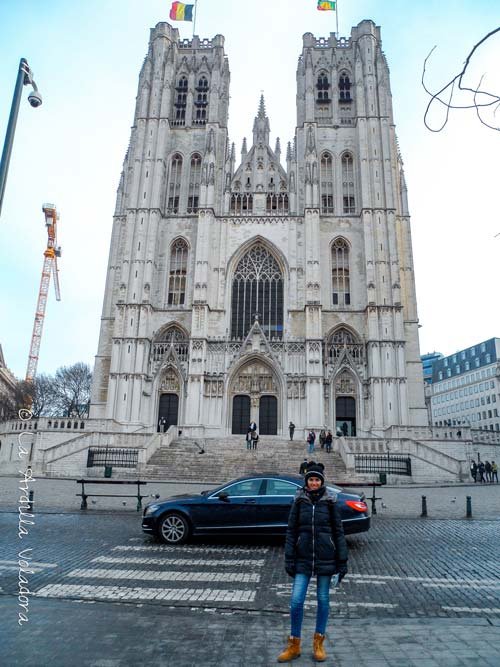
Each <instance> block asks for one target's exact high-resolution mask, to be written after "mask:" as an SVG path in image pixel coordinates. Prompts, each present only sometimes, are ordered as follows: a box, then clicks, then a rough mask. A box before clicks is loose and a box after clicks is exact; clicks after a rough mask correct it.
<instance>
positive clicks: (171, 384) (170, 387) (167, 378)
mask: <svg viewBox="0 0 500 667" xmlns="http://www.w3.org/2000/svg"><path fill="white" fill-rule="evenodd" d="M160 391H171V392H177V393H178V392H179V391H180V385H179V378H178V377H177V374H176V372H175V371H174V369H173V368H167V370H166V372H165V375H164V377H163V380H162V381H161V384H160Z"/></svg>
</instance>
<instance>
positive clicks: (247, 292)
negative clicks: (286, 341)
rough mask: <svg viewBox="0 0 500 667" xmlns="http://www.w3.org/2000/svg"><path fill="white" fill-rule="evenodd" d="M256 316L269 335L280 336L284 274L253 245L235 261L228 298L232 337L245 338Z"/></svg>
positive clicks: (267, 254) (281, 329)
mask: <svg viewBox="0 0 500 667" xmlns="http://www.w3.org/2000/svg"><path fill="white" fill-rule="evenodd" d="M256 316H258V319H259V323H260V326H261V327H262V329H263V331H264V333H265V334H266V335H267V336H268V337H269V339H273V338H282V337H283V274H282V272H281V268H280V266H279V264H278V262H277V261H276V259H275V257H274V256H273V255H272V254H271V253H270V252H269V251H268V250H267V249H266V248H265V247H264V246H263V245H255V246H253V247H252V248H251V249H250V250H249V251H248V252H247V253H246V254H245V255H244V256H243V257H242V258H241V259H240V261H239V262H238V266H237V267H236V271H235V273H234V278H233V291H232V297H231V337H232V338H244V337H245V336H246V335H247V334H248V332H249V331H250V328H251V327H252V325H253V323H254V322H255V318H256Z"/></svg>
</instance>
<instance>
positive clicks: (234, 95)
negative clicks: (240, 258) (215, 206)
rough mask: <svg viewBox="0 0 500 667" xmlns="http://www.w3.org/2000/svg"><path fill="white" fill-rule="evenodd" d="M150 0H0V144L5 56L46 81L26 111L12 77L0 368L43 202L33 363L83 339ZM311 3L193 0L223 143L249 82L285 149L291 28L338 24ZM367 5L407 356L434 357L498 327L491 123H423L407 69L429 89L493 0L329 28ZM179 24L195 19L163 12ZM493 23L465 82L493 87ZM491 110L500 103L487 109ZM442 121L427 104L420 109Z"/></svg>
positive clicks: (294, 48)
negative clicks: (390, 132) (402, 261)
mask: <svg viewBox="0 0 500 667" xmlns="http://www.w3.org/2000/svg"><path fill="white" fill-rule="evenodd" d="M170 4H171V3H170V2H167V0H165V1H160V0H85V1H83V0H72V1H70V0H43V1H41V0H2V1H1V2H0V141H2V145H3V136H4V133H5V128H6V125H7V120H8V115H9V110H10V104H11V99H12V93H13V89H14V84H15V79H16V75H17V68H18V63H19V59H20V58H21V57H25V58H26V59H27V60H28V62H29V64H30V66H31V68H32V70H33V71H34V73H35V80H36V82H37V84H38V86H39V88H40V91H41V92H42V94H43V100H44V102H43V106H42V107H40V108H39V109H36V110H35V109H32V108H31V107H30V106H29V105H28V103H27V102H26V97H27V94H28V87H25V90H24V94H23V100H22V103H21V108H20V112H19V120H18V127H17V133H16V139H15V145H14V150H13V155H12V160H11V166H10V172H9V178H8V183H7V190H6V194H5V199H4V205H3V211H2V215H1V217H0V343H1V344H2V347H3V351H4V355H5V359H6V362H7V365H8V366H9V367H10V368H11V369H12V371H13V372H14V373H15V374H16V375H17V376H19V377H24V375H25V372H26V365H27V360H28V352H29V344H30V338H31V332H32V328H33V317H34V311H35V305H36V299H37V295H38V287H39V282H40V273H41V267H42V260H43V250H44V249H45V243H46V238H47V237H46V230H45V226H44V216H43V214H42V210H41V209H42V204H43V203H44V202H53V203H54V204H56V206H57V209H58V211H59V213H60V224H59V226H60V229H59V243H60V245H61V246H62V248H63V255H62V258H61V260H60V282H61V292H62V301H61V302H56V301H55V298H54V295H53V286H52V285H51V293H50V299H49V302H48V305H47V314H46V321H45V327H44V334H43V340H42V346H41V350H40V362H39V365H38V372H48V373H52V372H54V371H55V370H56V368H57V367H59V366H61V365H69V364H72V363H75V362H77V361H86V362H88V363H90V364H91V365H92V364H93V358H94V355H95V353H96V350H97V340H98V333H99V325H100V314H101V305H102V298H103V290H104V280H105V274H106V266H107V258H108V251H109V239H110V231H111V225H112V215H113V210H114V203H115V195H116V187H117V185H118V179H119V176H120V172H121V168H122V162H123V157H124V154H125V150H126V148H127V145H128V142H129V136H130V126H131V125H132V122H133V112H134V106H135V96H136V92H137V79H138V74H139V70H140V67H141V65H142V62H143V59H144V56H145V54H146V52H147V46H148V39H149V30H150V28H151V27H153V26H154V25H156V23H158V22H160V21H168V20H169V19H168V13H169V8H170ZM316 4H317V3H316V0H252V1H251V2H235V1H234V0H199V2H198V18H197V24H196V33H197V34H199V35H200V37H213V36H214V35H216V34H218V33H220V34H223V35H224V36H225V38H226V42H225V49H226V53H227V54H228V56H229V65H230V70H231V89H230V92H231V104H230V110H229V113H230V121H229V124H230V128H229V129H230V139H231V141H234V142H235V143H236V147H237V156H238V157H239V150H240V148H241V141H242V138H243V136H247V137H248V138H251V135H252V123H253V118H254V116H255V114H256V111H257V106H258V100H259V96H260V92H261V91H264V95H265V99H266V108H267V113H268V116H269V119H270V123H271V146H273V145H274V141H275V138H276V136H279V137H280V138H281V143H282V147H285V146H286V142H287V141H289V140H290V139H291V138H292V137H293V134H294V128H295V122H296V107H295V94H296V83H295V73H296V66H297V58H298V56H299V54H300V51H301V48H302V35H303V33H305V32H312V33H314V34H315V35H316V37H321V36H325V37H326V36H328V34H329V33H330V32H335V14H334V13H333V12H318V11H317V10H316ZM362 19H372V20H373V21H375V23H376V24H377V25H380V26H381V28H382V40H383V50H384V51H385V53H386V55H387V58H388V62H389V67H390V71H391V84H392V94H393V103H394V117H395V122H396V130H397V134H398V138H399V144H400V148H401V152H402V155H403V160H404V163H405V171H406V179H407V184H408V190H409V203H410V212H411V215H412V234H413V251H414V259H415V271H416V282H417V298H418V310H419V318H420V323H421V325H422V328H421V329H420V348H421V353H424V352H429V351H433V350H438V351H440V352H443V353H444V354H451V353H452V352H454V351H456V350H458V349H461V348H464V347H468V346H470V345H473V344H474V343H477V342H479V341H482V340H485V339H487V338H490V337H493V336H500V315H499V312H500V309H499V298H498V296H499V279H500V270H499V264H500V235H499V236H498V237H497V238H495V234H498V233H500V215H499V211H500V206H499V204H500V201H499V191H500V170H499V167H498V161H499V155H500V152H499V148H500V146H499V143H500V136H499V135H500V133H499V132H495V131H493V130H489V129H487V128H486V127H484V126H482V125H481V124H480V122H479V121H478V119H477V117H476V116H475V114H474V112H473V111H454V112H452V113H451V114H450V117H449V122H448V125H447V126H446V128H445V129H444V130H443V131H442V132H441V133H438V134H433V133H431V132H429V131H428V130H427V129H426V128H425V127H424V124H423V114H424V110H425V106H426V104H427V101H428V100H427V97H426V95H425V93H424V92H423V90H422V87H421V84H420V79H421V73H422V66H423V61H424V59H425V57H426V55H427V54H428V53H429V51H430V50H431V48H432V47H433V46H435V45H437V49H436V50H435V52H434V54H433V56H432V58H431V60H430V62H429V64H428V84H429V86H431V87H432V88H433V89H438V88H440V87H442V85H444V84H445V83H446V81H448V80H449V79H451V78H452V76H453V75H454V74H455V73H457V72H458V71H460V69H461V68H462V66H463V62H464V60H465V57H466V55H467V53H468V52H469V51H470V49H471V48H472V47H473V45H474V44H475V43H476V42H478V41H479V40H480V39H481V38H482V37H483V36H484V35H485V34H486V33H488V32H490V31H491V30H492V29H494V28H495V27H497V26H498V22H499V21H498V19H499V12H498V0H476V1H475V2H474V3H471V2H465V1H462V2H458V1H455V2H453V1H451V0H439V1H437V2H436V1H432V0H428V1H427V2H419V3H416V2H408V0H384V1H383V2H382V0H379V1H378V2H375V1H371V0H348V1H347V0H340V7H339V32H340V34H341V35H342V36H349V34H350V29H351V26H354V25H356V24H357V23H358V22H359V21H361V20H362ZM175 25H176V27H178V28H179V30H180V33H181V37H190V36H191V34H192V24H190V23H176V24H175ZM499 62H500V38H499V37H497V38H495V40H494V41H493V40H491V43H489V44H487V45H485V47H484V48H483V49H481V51H479V53H478V57H477V58H476V59H475V60H474V61H473V63H472V67H471V77H470V78H469V79H468V82H469V83H470V84H471V85H475V84H477V83H478V81H479V78H480V76H481V75H484V79H483V83H482V85H483V88H487V89H491V90H493V91H495V92H496V93H497V94H498V93H500V70H499V67H498V63H499ZM499 116H500V111H499ZM431 118H432V119H433V121H434V122H435V124H439V118H438V114H434V115H433V116H431ZM499 122H500V120H499Z"/></svg>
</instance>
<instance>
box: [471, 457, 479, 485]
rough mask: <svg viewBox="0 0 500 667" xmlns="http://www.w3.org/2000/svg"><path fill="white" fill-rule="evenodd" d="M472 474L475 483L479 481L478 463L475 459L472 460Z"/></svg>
mask: <svg viewBox="0 0 500 667" xmlns="http://www.w3.org/2000/svg"><path fill="white" fill-rule="evenodd" d="M470 474H471V477H472V479H473V480H474V484H475V483H476V481H477V464H476V462H475V461H472V463H471V464H470Z"/></svg>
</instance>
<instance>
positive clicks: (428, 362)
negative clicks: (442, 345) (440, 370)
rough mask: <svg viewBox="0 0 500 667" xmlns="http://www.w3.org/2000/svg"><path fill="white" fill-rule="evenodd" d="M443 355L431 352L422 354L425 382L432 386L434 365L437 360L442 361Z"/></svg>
mask: <svg viewBox="0 0 500 667" xmlns="http://www.w3.org/2000/svg"><path fill="white" fill-rule="evenodd" d="M443 356H444V355H443V354H441V352H429V353H428V354H422V355H421V357H420V358H421V359H422V370H423V373H424V382H425V383H426V384H430V383H431V382H432V364H433V363H434V362H435V361H436V359H442V358H443Z"/></svg>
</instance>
